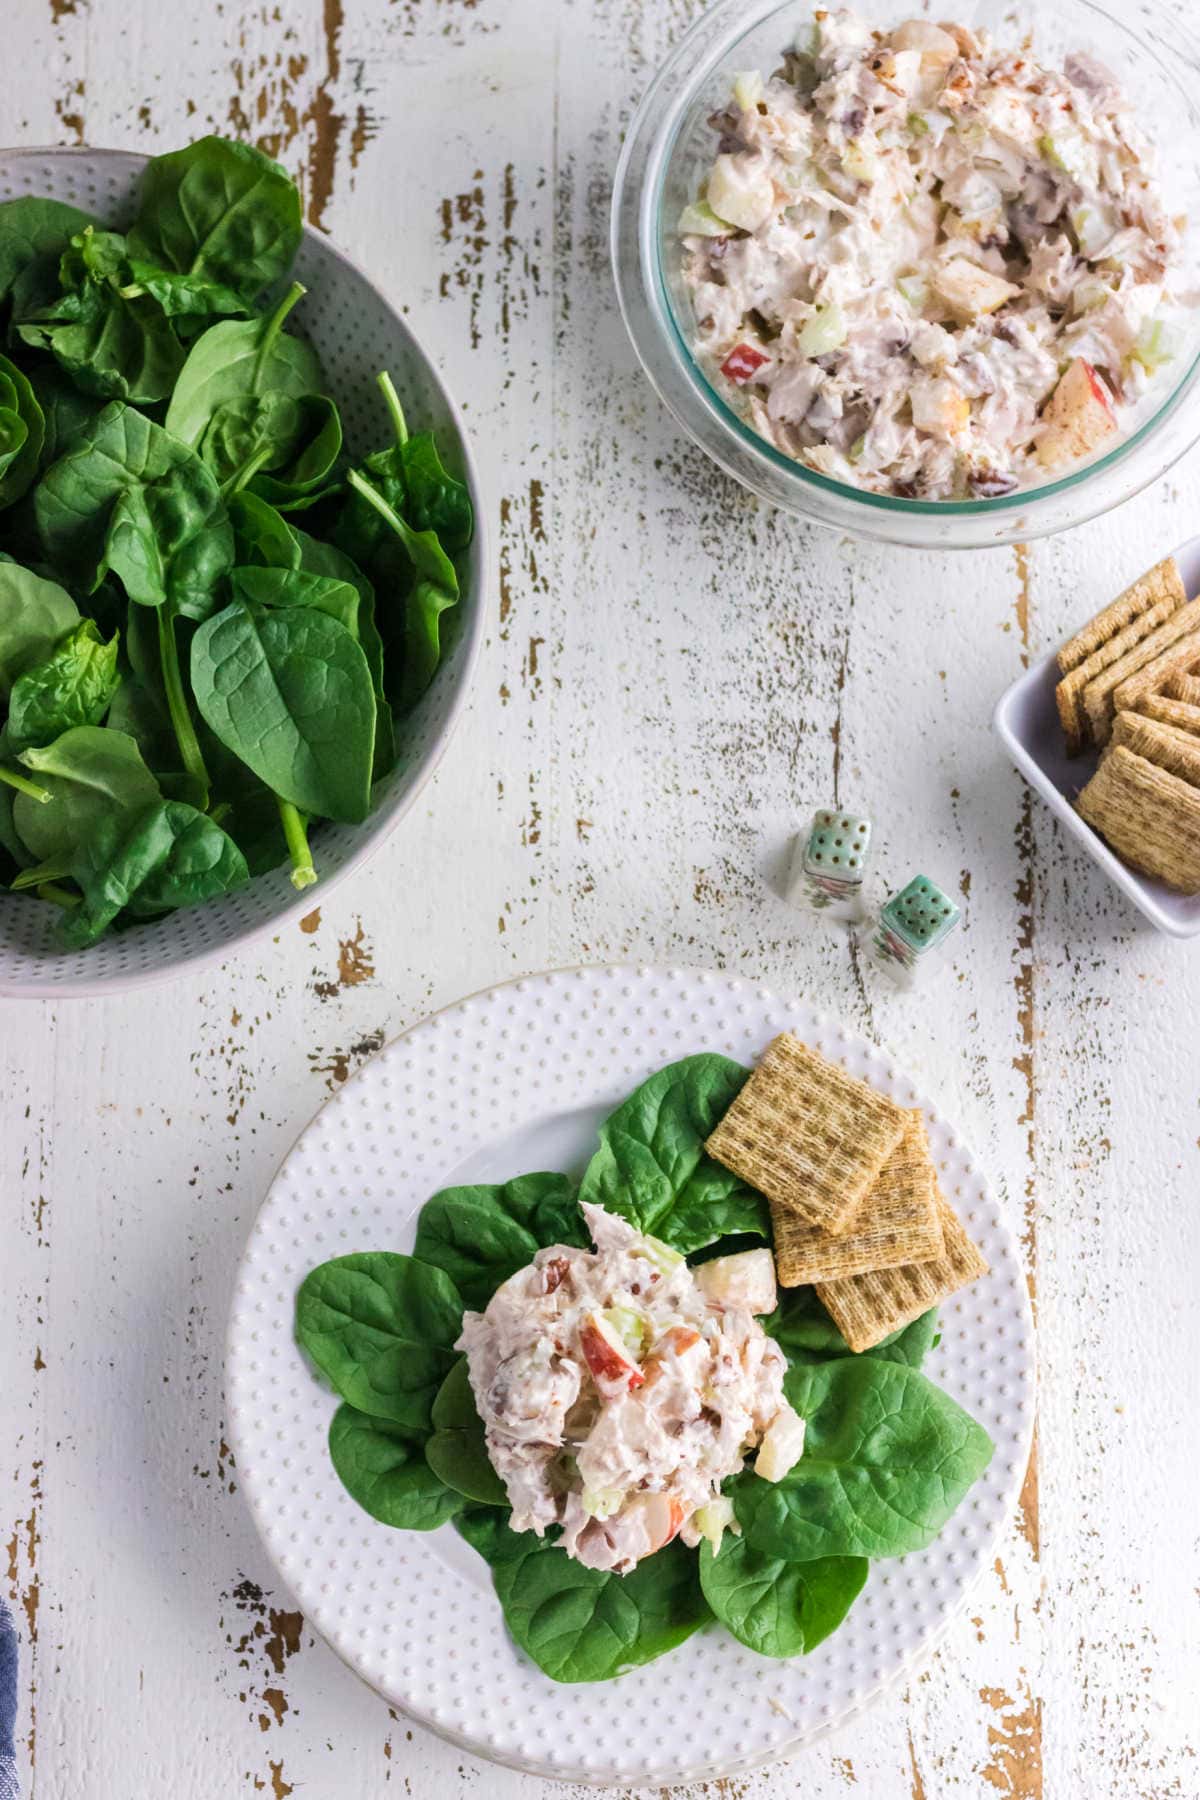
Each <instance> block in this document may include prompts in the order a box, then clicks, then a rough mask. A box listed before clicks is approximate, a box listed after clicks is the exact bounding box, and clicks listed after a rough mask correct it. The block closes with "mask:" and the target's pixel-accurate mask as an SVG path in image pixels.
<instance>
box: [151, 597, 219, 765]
mask: <svg viewBox="0 0 1200 1800" xmlns="http://www.w3.org/2000/svg"><path fill="white" fill-rule="evenodd" d="M158 653H159V658H160V660H161V662H162V672H163V687H164V688H165V689H166V695H167V710H168V711H169V712H170V715H171V724H172V726H173V727H174V730H175V739H176V742H177V743H178V745H179V754H180V755H181V756H182V758H183V766H184V768H185V769H186V770H187V772H188V774H189V775H191V776H193V777H194V779H195V780H196V781H198V782H199V783H200V785H201V787H202V788H203V789H204V792H205V794H206V795H207V793H208V770H207V769H206V768H205V766H204V756H203V753H202V751H201V749H200V740H199V738H198V737H197V736H196V727H195V726H194V725H193V724H192V715H191V713H190V712H189V711H188V703H187V695H186V694H185V693H184V690H183V676H182V674H181V672H180V668H179V646H178V644H177V643H176V642H175V617H174V614H173V613H172V612H171V610H170V608H169V607H167V606H160V607H159V608H158Z"/></svg>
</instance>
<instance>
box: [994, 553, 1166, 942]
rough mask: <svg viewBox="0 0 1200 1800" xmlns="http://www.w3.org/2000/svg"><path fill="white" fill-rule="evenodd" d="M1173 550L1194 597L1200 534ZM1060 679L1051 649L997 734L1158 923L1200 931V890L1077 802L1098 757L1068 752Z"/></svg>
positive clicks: (1001, 713) (1015, 696) (1005, 699)
mask: <svg viewBox="0 0 1200 1800" xmlns="http://www.w3.org/2000/svg"><path fill="white" fill-rule="evenodd" d="M1174 555H1175V560H1176V562H1177V563H1178V564H1179V572H1180V574H1181V575H1182V577H1183V585H1184V587H1185V588H1186V589H1187V594H1188V598H1189V599H1193V598H1194V597H1195V596H1196V595H1197V594H1200V537H1194V538H1189V539H1188V541H1187V542H1186V543H1185V544H1181V545H1179V547H1178V548H1177V549H1176V550H1175V552H1174ZM1058 679H1059V674H1058V667H1057V664H1056V662H1055V659H1054V654H1053V653H1051V655H1049V656H1046V657H1043V658H1042V660H1041V661H1040V662H1037V663H1035V664H1034V666H1033V667H1032V668H1031V669H1027V670H1026V672H1025V674H1024V675H1022V676H1021V678H1020V680H1019V681H1014V682H1013V685H1012V686H1011V687H1010V688H1009V689H1008V691H1007V692H1006V693H1005V694H1004V695H1002V697H1001V699H1000V702H999V704H998V706H997V707H996V710H995V712H994V714H993V715H992V724H993V726H994V727H995V730H996V734H997V736H998V737H999V739H1000V741H1001V743H1002V744H1003V745H1004V748H1005V749H1006V750H1007V751H1008V754H1009V756H1010V757H1011V758H1012V760H1013V762H1014V763H1015V764H1016V766H1017V768H1018V769H1019V770H1020V771H1021V774H1022V775H1023V776H1024V777H1025V779H1026V781H1027V782H1028V783H1029V785H1030V787H1031V788H1033V789H1034V790H1035V792H1037V793H1038V794H1040V795H1041V797H1042V799H1043V800H1044V801H1045V802H1046V805H1047V806H1048V807H1049V808H1050V810H1051V812H1052V813H1053V814H1054V815H1055V817H1056V818H1057V819H1058V820H1060V822H1061V823H1062V825H1063V827H1064V828H1065V830H1067V831H1069V832H1070V834H1071V836H1072V837H1074V838H1075V839H1077V841H1078V842H1079V843H1080V844H1081V845H1082V846H1083V848H1084V849H1085V850H1086V851H1087V853H1088V855H1089V856H1090V857H1091V858H1092V859H1093V861H1094V862H1097V863H1099V865H1100V867H1101V868H1102V869H1103V870H1104V871H1105V873H1106V874H1107V875H1108V876H1109V878H1110V880H1112V881H1113V882H1115V883H1116V885H1117V887H1119V888H1120V889H1121V891H1122V893H1124V894H1127V895H1128V896H1129V898H1130V899H1131V900H1132V901H1133V904H1134V905H1135V906H1136V907H1137V908H1138V911H1139V912H1142V913H1144V914H1145V916H1146V917H1147V918H1148V919H1149V921H1150V923H1151V924H1152V925H1153V926H1155V928H1156V929H1157V930H1159V931H1162V932H1165V933H1166V934H1167V936H1168V937H1177V938H1187V937H1196V936H1197V935H1200V894H1176V893H1173V892H1172V891H1171V889H1170V888H1168V887H1165V886H1164V885H1163V883H1162V882H1161V881H1156V880H1154V878H1153V877H1152V876H1149V875H1139V874H1138V872H1137V870H1136V869H1131V868H1130V867H1129V865H1128V863H1124V862H1122V861H1121V858H1120V857H1119V856H1117V855H1116V854H1115V853H1114V852H1113V851H1112V850H1110V849H1109V847H1108V845H1107V844H1106V843H1105V842H1104V839H1103V838H1101V837H1099V836H1098V835H1097V834H1096V832H1094V831H1093V830H1092V828H1091V826H1090V825H1087V824H1085V823H1084V821H1083V820H1082V819H1081V818H1080V816H1079V814H1078V813H1077V812H1076V811H1075V807H1074V805H1073V804H1072V803H1073V801H1074V799H1075V796H1076V794H1078V792H1079V790H1080V788H1082V787H1083V786H1084V785H1085V784H1086V783H1087V782H1088V780H1089V779H1090V778H1091V776H1092V774H1093V772H1094V771H1095V767H1096V762H1097V758H1096V755H1095V753H1094V752H1091V753H1088V754H1085V755H1083V756H1068V755H1067V751H1066V745H1065V742H1064V740H1063V733H1062V727H1061V725H1060V724H1059V721H1058V708H1057V705H1056V704H1055V699H1054V690H1055V687H1056V686H1057V684H1058Z"/></svg>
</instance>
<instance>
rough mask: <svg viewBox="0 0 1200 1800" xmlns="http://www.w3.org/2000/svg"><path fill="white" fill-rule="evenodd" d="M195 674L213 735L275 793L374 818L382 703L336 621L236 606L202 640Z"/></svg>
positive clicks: (300, 610) (331, 812)
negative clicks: (373, 771) (379, 704)
mask: <svg viewBox="0 0 1200 1800" xmlns="http://www.w3.org/2000/svg"><path fill="white" fill-rule="evenodd" d="M191 669H192V689H193V692H194V694H195V698H196V704H197V706H198V707H199V708H200V712H201V714H202V715H203V717H204V719H205V720H206V721H207V723H208V725H209V727H210V729H211V730H212V731H214V732H215V733H216V735H217V737H219V738H220V740H221V742H222V743H223V744H225V745H226V746H227V748H228V749H230V750H232V751H233V752H234V754H235V755H236V756H239V757H240V758H241V760H242V761H243V762H244V763H245V764H246V765H247V767H248V768H250V769H253V771H254V773H255V774H256V775H257V776H258V777H259V779H260V781H262V782H264V783H265V784H266V786H267V787H269V788H270V789H271V790H272V792H273V793H276V794H279V795H281V796H282V798H283V799H284V800H286V801H288V802H290V804H291V805H293V806H296V807H298V808H300V810H301V811H303V812H306V813H315V814H317V815H318V816H319V817H321V818H326V819H345V820H349V821H351V822H355V821H357V820H359V819H365V818H366V816H367V813H368V811H369V810H370V805H371V763H372V755H373V750H374V743H375V696H374V693H373V691H372V685H371V673H370V670H369V669H368V667H367V661H366V658H365V657H364V655H363V653H362V651H361V649H360V648H359V646H358V645H357V644H356V643H355V641H354V639H353V638H352V637H351V635H350V633H349V632H348V631H347V630H346V628H345V627H344V626H343V625H339V624H338V622H337V620H336V619H332V618H329V617H328V616H327V615H326V614H324V613H321V612H317V611H314V610H313V609H311V608H308V607H295V608H289V609H287V610H277V611H270V612H268V611H261V610H259V609H257V608H251V607H249V606H247V605H245V604H244V602H242V601H240V600H235V601H234V602H233V604H232V606H228V607H226V609H225V610H224V612H221V613H218V614H217V615H216V617H215V618H213V619H210V620H208V622H207V623H206V624H204V625H202V626H201V628H200V630H199V631H198V632H197V633H196V636H195V638H194V640H193V642H192V658H191Z"/></svg>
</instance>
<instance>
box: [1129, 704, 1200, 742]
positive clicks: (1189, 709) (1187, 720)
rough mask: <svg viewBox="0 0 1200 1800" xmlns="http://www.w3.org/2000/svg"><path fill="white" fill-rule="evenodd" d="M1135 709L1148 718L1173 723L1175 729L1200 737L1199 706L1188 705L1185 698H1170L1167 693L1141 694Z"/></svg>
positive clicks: (1164, 723)
mask: <svg viewBox="0 0 1200 1800" xmlns="http://www.w3.org/2000/svg"><path fill="white" fill-rule="evenodd" d="M1137 710H1138V712H1140V713H1144V714H1145V716H1146V717H1147V718H1148V719H1158V720H1159V721H1160V722H1161V723H1162V724H1163V725H1174V727H1175V729H1176V730H1177V731H1186V732H1189V733H1191V735H1192V736H1193V737H1200V706H1190V705H1189V704H1188V702H1187V701H1186V700H1172V699H1171V698H1170V696H1169V695H1167V694H1143V695H1142V696H1141V698H1140V699H1139V701H1138V703H1137Z"/></svg>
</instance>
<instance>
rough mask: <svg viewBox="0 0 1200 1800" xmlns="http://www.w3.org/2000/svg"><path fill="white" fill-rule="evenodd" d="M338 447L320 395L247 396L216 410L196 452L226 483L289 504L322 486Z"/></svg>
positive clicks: (333, 419)
mask: <svg viewBox="0 0 1200 1800" xmlns="http://www.w3.org/2000/svg"><path fill="white" fill-rule="evenodd" d="M341 449H342V422H341V419H340V417H339V416H338V410H337V407H336V406H335V405H334V403H333V401H332V400H330V399H328V398H326V396H325V395H323V394H302V395H300V396H299V397H296V396H294V395H291V394H279V393H276V392H274V391H270V392H268V393H265V394H249V395H246V396H244V397H243V398H242V399H240V400H227V401H225V402H224V403H223V404H222V405H221V406H219V407H218V408H217V410H216V412H214V414H213V415H212V418H211V419H210V420H209V422H208V424H207V425H206V427H205V429H204V435H203V437H202V438H201V440H200V454H201V456H202V457H203V458H204V460H205V462H206V463H207V464H208V466H209V468H210V469H211V470H212V472H213V474H214V475H215V476H216V478H217V480H218V481H219V482H220V483H221V484H222V486H225V485H226V484H230V483H232V484H237V483H239V482H248V484H249V485H251V486H252V488H253V491H254V492H255V493H258V494H261V495H262V496H263V498H264V499H265V500H267V501H269V502H270V504H271V505H273V506H289V505H291V504H293V503H294V502H295V501H297V500H300V499H303V498H304V497H305V496H306V495H308V494H311V493H312V492H313V491H314V490H315V489H317V488H319V487H320V486H321V485H322V484H323V483H324V482H326V481H327V480H328V478H329V476H330V473H331V471H332V470H333V467H334V465H335V464H336V462H337V459H338V457H339V455H340V454H341Z"/></svg>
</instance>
